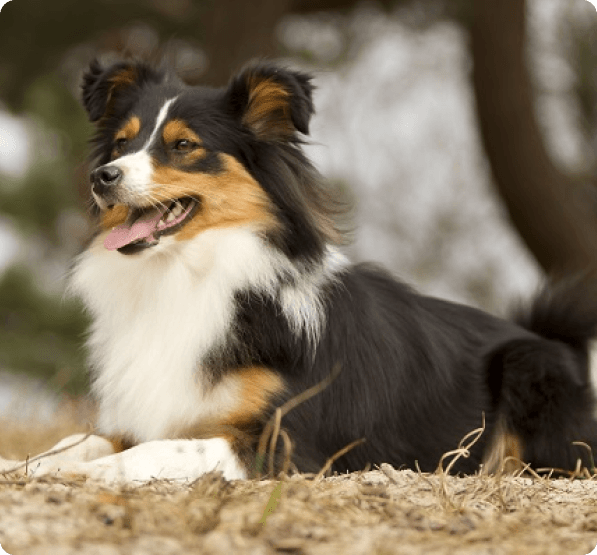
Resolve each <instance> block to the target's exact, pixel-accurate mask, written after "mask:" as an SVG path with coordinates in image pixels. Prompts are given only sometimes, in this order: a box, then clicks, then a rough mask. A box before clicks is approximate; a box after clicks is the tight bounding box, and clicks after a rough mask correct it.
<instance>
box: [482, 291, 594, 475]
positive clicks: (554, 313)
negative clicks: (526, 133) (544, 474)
mask: <svg viewBox="0 0 597 555" xmlns="http://www.w3.org/2000/svg"><path fill="white" fill-rule="evenodd" d="M596 299H597V297H596V295H595V294H594V293H591V292H590V291H589V290H588V289H587V288H586V287H583V286H582V285H581V284H580V283H575V284H572V283H568V284H566V285H559V286H557V287H552V288H549V289H548V288H545V289H543V290H542V291H541V292H540V293H539V295H537V296H536V297H535V299H534V301H533V302H532V304H531V306H530V307H528V308H527V309H526V310H524V311H523V310H519V311H518V313H517V315H516V318H515V320H516V322H517V323H518V324H519V325H521V326H522V327H524V328H526V329H527V330H528V331H530V332H532V333H533V334H534V335H529V336H523V337H520V338H518V339H515V340H512V341H508V342H506V343H505V344H502V345H500V346H499V347H498V348H497V349H496V350H495V351H494V352H493V353H492V354H491V356H490V359H489V375H488V378H489V387H490V391H491V393H492V397H493V400H494V408H495V411H496V412H495V415H496V432H495V434H494V437H493V439H492V448H491V449H490V452H489V455H488V457H487V460H490V461H491V466H493V467H494V469H495V467H496V466H497V464H496V459H498V458H503V457H504V456H514V457H516V458H519V459H522V460H523V461H524V462H525V463H531V465H532V466H533V467H535V468H542V467H544V468H557V469H563V470H573V469H574V468H575V466H576V463H577V460H578V459H580V460H581V462H582V463H583V465H584V466H586V467H588V468H590V469H593V468H594V462H593V460H594V459H597V421H596V420H595V418H594V416H593V412H594V408H593V407H594V397H593V391H592V388H591V384H590V377H589V347H590V341H591V340H592V339H593V337H594V336H595V334H596V332H597V303H596V302H595V300H596ZM574 442H584V443H585V444H586V445H588V446H589V450H587V449H586V448H582V447H579V446H575V445H573V443H574ZM508 446H509V447H508ZM512 446H515V448H512ZM496 454H499V456H497V455H496Z"/></svg>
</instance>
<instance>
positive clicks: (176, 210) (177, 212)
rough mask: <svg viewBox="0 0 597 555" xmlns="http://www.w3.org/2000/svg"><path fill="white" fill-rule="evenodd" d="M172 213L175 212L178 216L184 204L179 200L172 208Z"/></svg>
mask: <svg viewBox="0 0 597 555" xmlns="http://www.w3.org/2000/svg"><path fill="white" fill-rule="evenodd" d="M170 213H171V214H174V216H176V217H178V216H180V215H181V214H182V205H181V204H180V202H177V203H176V205H175V206H174V207H173V208H172V209H171V210H170Z"/></svg>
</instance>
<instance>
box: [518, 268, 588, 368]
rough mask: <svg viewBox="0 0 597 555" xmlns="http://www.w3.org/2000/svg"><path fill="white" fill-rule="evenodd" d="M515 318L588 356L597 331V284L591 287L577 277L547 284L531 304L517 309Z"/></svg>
mask: <svg viewBox="0 0 597 555" xmlns="http://www.w3.org/2000/svg"><path fill="white" fill-rule="evenodd" d="M514 320H515V321H516V322H517V323H518V324H519V325H521V326H522V327H523V328H526V329H527V330H529V331H532V332H533V333H536V334H537V335H540V336H541V337H544V338H545V339H551V340H555V341H561V342H562V343H566V344H568V345H569V346H570V347H572V348H573V349H574V350H575V351H576V352H577V353H578V354H584V355H585V356H586V357H588V352H589V347H590V341H591V340H592V339H594V338H595V336H596V335H597V284H596V286H595V287H591V288H589V287H587V286H586V285H585V284H584V283H583V282H581V281H580V280H574V281H568V282H563V283H560V284H558V285H555V286H551V287H544V288H543V289H542V290H541V291H540V292H539V294H538V295H537V296H536V297H535V299H534V300H533V302H532V304H531V306H530V307H528V308H527V309H525V310H520V309H519V310H518V311H517V312H516V314H515V317H514Z"/></svg>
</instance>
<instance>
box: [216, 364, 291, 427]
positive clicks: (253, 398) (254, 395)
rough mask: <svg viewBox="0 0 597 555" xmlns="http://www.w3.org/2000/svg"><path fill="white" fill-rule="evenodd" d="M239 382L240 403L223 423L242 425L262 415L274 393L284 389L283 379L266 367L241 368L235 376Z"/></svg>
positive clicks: (235, 425) (234, 425)
mask: <svg viewBox="0 0 597 555" xmlns="http://www.w3.org/2000/svg"><path fill="white" fill-rule="evenodd" d="M237 379H238V380H239V382H240V384H241V393H240V399H241V405H240V406H239V407H237V408H236V409H235V410H234V411H233V412H232V413H231V414H229V415H228V416H227V417H226V418H225V421H224V423H225V424H226V425H228V426H233V427H235V428H236V427H242V426H243V425H247V424H249V423H250V422H251V421H252V420H254V419H255V418H259V416H260V415H262V414H263V413H264V412H265V410H266V409H267V407H268V406H269V403H270V401H271V399H272V397H273V396H274V395H277V394H280V393H281V392H282V391H283V390H284V381H283V380H282V378H281V377H280V376H279V375H278V374H277V373H276V372H272V371H271V370H268V369H267V368H261V367H258V366H257V367H252V368H243V369H242V370H240V371H239V373H238V378H237Z"/></svg>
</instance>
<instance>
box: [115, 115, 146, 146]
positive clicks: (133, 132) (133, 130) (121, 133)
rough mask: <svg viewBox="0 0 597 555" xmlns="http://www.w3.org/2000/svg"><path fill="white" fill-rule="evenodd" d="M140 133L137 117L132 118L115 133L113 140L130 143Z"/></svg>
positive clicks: (139, 123)
mask: <svg viewBox="0 0 597 555" xmlns="http://www.w3.org/2000/svg"><path fill="white" fill-rule="evenodd" d="M139 131H141V120H140V119H139V118H138V117H137V116H132V117H131V118H130V119H129V120H128V121H127V122H126V123H125V124H124V125H123V126H122V127H121V128H120V129H119V130H118V133H116V135H115V137H114V139H115V140H118V139H127V140H128V141H132V140H133V139H134V138H135V137H136V136H137V135H138V134H139Z"/></svg>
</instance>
